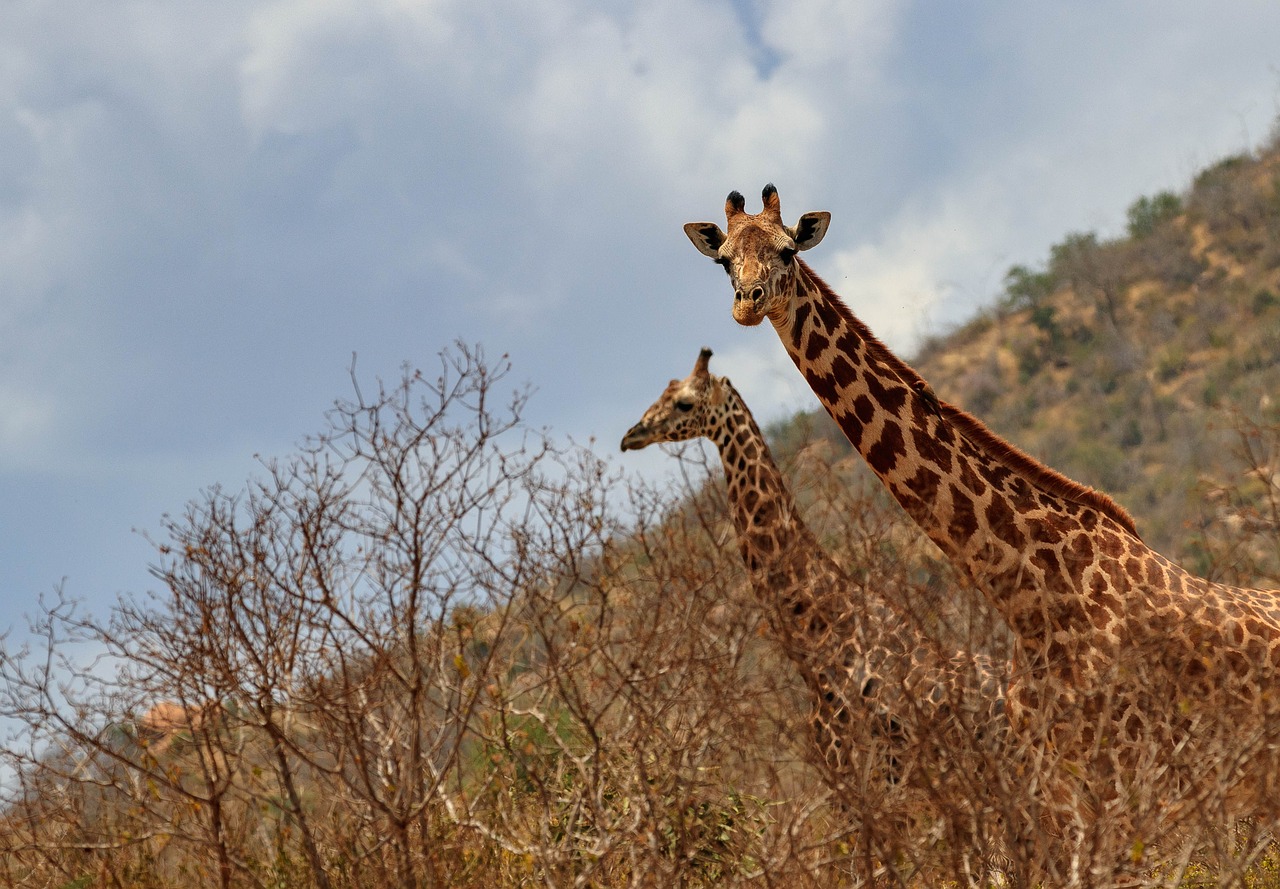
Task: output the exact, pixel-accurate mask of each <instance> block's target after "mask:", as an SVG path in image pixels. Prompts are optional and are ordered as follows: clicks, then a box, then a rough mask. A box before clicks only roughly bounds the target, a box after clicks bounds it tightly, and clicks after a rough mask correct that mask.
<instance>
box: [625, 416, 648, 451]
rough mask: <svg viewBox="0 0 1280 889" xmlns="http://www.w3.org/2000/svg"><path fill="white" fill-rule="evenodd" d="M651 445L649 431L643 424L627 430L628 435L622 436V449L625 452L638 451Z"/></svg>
mask: <svg viewBox="0 0 1280 889" xmlns="http://www.w3.org/2000/svg"><path fill="white" fill-rule="evenodd" d="M647 444H649V430H648V429H646V428H645V426H644V424H643V423H637V424H636V425H634V426H632V427H631V428H630V429H628V430H627V434H626V435H624V436H622V449H623V450H624V451H638V450H640V449H641V448H643V447H645V446H646V445H647Z"/></svg>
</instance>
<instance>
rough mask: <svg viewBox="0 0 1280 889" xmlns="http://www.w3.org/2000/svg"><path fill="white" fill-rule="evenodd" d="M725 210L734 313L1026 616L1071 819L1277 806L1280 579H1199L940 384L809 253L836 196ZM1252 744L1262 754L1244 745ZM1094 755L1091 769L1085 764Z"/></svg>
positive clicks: (709, 232) (1023, 667)
mask: <svg viewBox="0 0 1280 889" xmlns="http://www.w3.org/2000/svg"><path fill="white" fill-rule="evenodd" d="M725 209H726V216H727V219H728V226H727V232H726V231H721V230H720V228H719V227H718V226H717V225H715V224H714V223H689V224H688V225H686V226H685V231H686V233H687V234H688V236H689V238H690V239H691V240H692V241H693V243H694V245H695V246H696V247H698V249H699V250H700V251H701V252H702V253H704V254H706V255H707V256H710V257H712V258H713V259H715V260H716V261H717V262H718V263H719V264H720V265H722V266H723V267H724V268H725V269H726V271H727V272H728V273H729V276H730V279H731V281H732V284H733V288H734V308H733V314H734V318H735V319H736V320H737V321H738V322H739V323H741V324H744V325H756V324H760V323H761V322H762V321H763V320H765V319H766V318H767V319H768V320H769V321H770V323H771V324H772V325H773V327H774V328H775V330H776V332H777V334H778V336H779V338H780V339H781V341H782V343H783V345H784V347H785V348H786V351H787V353H788V355H789V356H790V357H791V359H792V360H793V362H794V363H795V365H796V367H797V368H798V369H799V370H800V372H801V373H802V374H803V375H804V377H805V379H806V380H807V382H808V383H809V385H810V387H811V388H812V389H813V391H814V393H815V394H816V395H817V396H818V398H819V400H820V401H821V402H822V404H823V406H824V407H825V408H826V410H827V411H828V413H830V414H831V416H832V417H833V419H835V421H836V422H837V423H838V424H839V425H840V427H841V429H842V430H843V431H844V433H845V435H846V437H847V438H848V439H849V441H850V442H851V443H852V445H853V446H854V447H855V448H856V449H857V450H858V452H859V453H860V454H861V455H862V457H863V458H864V459H865V460H866V462H867V463H868V465H869V466H870V468H871V469H872V471H874V472H875V473H876V475H877V476H878V477H879V478H880V480H881V481H882V482H883V484H884V485H885V486H886V487H887V488H888V489H889V491H890V492H891V494H892V495H893V496H894V498H895V499H896V500H897V501H898V502H899V503H900V504H901V505H902V507H903V509H904V510H905V511H906V512H907V514H908V515H909V516H910V517H911V518H912V519H913V520H914V521H915V522H916V523H917V524H918V525H919V526H920V527H921V528H922V529H923V530H924V531H925V533H926V534H927V535H928V536H929V537H930V539H932V540H933V542H934V543H935V544H936V545H937V546H938V547H939V549H941V550H942V552H943V553H944V554H945V555H946V557H947V558H948V559H949V560H950V561H951V562H952V563H953V564H954V565H955V566H956V567H957V568H958V569H959V570H960V571H961V572H962V573H963V574H964V575H965V576H966V577H968V578H969V579H970V580H971V581H972V583H973V584H974V585H975V586H976V587H977V588H978V589H980V590H981V591H982V593H983V594H984V595H985V597H986V598H987V599H988V601H989V602H990V603H991V604H992V605H993V606H994V607H995V608H996V609H997V610H998V611H999V613H1000V614H1001V615H1002V616H1003V617H1004V619H1005V620H1006V622H1007V623H1008V625H1009V627H1010V628H1011V629H1012V630H1013V632H1014V634H1015V635H1016V637H1017V642H1018V647H1017V651H1016V656H1015V661H1016V665H1015V670H1014V674H1013V678H1012V680H1011V683H1010V688H1009V708H1010V721H1011V724H1012V725H1013V726H1014V728H1015V729H1016V730H1017V732H1018V733H1019V735H1020V736H1021V738H1022V739H1023V740H1024V741H1025V742H1026V743H1027V744H1031V745H1034V746H1035V747H1036V748H1037V749H1038V750H1039V751H1040V752H1041V753H1042V754H1044V757H1045V758H1046V759H1047V760H1051V761H1053V762H1054V763H1056V764H1057V768H1056V771H1055V775H1054V781H1053V782H1052V786H1053V787H1054V789H1053V790H1052V791H1051V795H1055V796H1057V797H1066V798H1069V802H1066V803H1064V805H1066V806H1067V807H1068V808H1069V809H1070V810H1071V812H1072V816H1071V817H1072V818H1074V819H1075V820H1076V822H1077V823H1080V822H1087V821H1089V820H1090V819H1095V818H1097V817H1098V816H1099V815H1100V814H1101V813H1102V812H1103V810H1107V811H1108V812H1111V813H1113V814H1114V813H1116V812H1120V811H1122V810H1125V809H1126V808H1128V809H1133V808H1134V807H1135V804H1134V803H1133V799H1134V798H1135V797H1134V794H1137V793H1145V794H1149V795H1150V796H1151V798H1152V799H1153V800H1155V801H1154V802H1153V804H1152V806H1151V808H1152V810H1153V811H1158V812H1159V813H1160V814H1159V815H1158V816H1157V817H1158V818H1169V819H1172V818H1176V817H1177V816H1178V815H1179V814H1180V813H1181V812H1182V811H1183V810H1189V809H1192V808H1194V807H1195V806H1196V805H1202V804H1204V801H1205V800H1206V799H1208V798H1209V796H1210V795H1212V794H1216V793H1217V790H1216V789H1215V788H1213V787H1210V786H1209V785H1210V784H1212V783H1213V782H1214V781H1216V782H1218V783H1219V784H1220V785H1222V786H1225V787H1226V788H1227V792H1226V793H1225V794H1218V796H1215V797H1214V798H1215V800H1217V799H1218V797H1221V800H1219V802H1220V803H1221V807H1222V812H1223V814H1224V815H1225V816H1226V817H1227V818H1230V817H1234V816H1240V815H1249V814H1255V813H1258V812H1260V811H1266V810H1272V811H1274V808H1275V806H1276V802H1275V799H1274V794H1273V793H1272V791H1273V790H1274V784H1275V778H1274V768H1273V766H1274V765H1275V759H1276V755H1275V748H1276V746H1277V745H1276V736H1277V735H1280V726H1278V725H1277V722H1278V717H1280V701H1277V700H1276V698H1280V694H1277V693H1276V692H1275V691H1274V689H1275V688H1276V679H1277V673H1278V672H1280V592H1275V591H1273V592H1266V591H1258V590H1246V589H1237V588H1233V587H1227V586H1223V585H1220V584H1214V583H1210V582H1208V581H1205V580H1202V579H1199V578H1196V577H1193V576H1192V575H1190V574H1188V573H1187V572H1186V571H1184V570H1183V569H1181V568H1180V567H1178V566H1177V565H1174V564H1173V563H1171V562H1170V561H1169V560H1167V559H1165V558H1164V557H1163V556H1161V555H1160V554H1158V553H1156V552H1155V551H1153V550H1152V549H1150V548H1149V547H1147V546H1146V545H1145V544H1144V543H1143V542H1142V540H1141V539H1140V537H1139V536H1138V533H1137V530H1136V527H1135V525H1134V522H1133V520H1132V519H1131V518H1130V517H1129V516H1128V514H1127V513H1125V511H1124V510H1123V509H1121V508H1120V507H1119V506H1118V505H1117V504H1115V503H1114V502H1113V501H1112V500H1111V499H1110V498H1109V497H1107V496H1106V495H1104V494H1101V493H1100V492H1097V491H1094V490H1092V489H1089V488H1087V487H1084V486H1082V485H1079V484H1077V483H1075V482H1072V481H1070V480H1069V479H1067V478H1065V477H1064V476H1062V475H1060V474H1058V473H1057V472H1055V471H1054V470H1052V469H1050V468H1048V467H1046V466H1044V465H1042V464H1040V463H1039V462H1038V461H1036V460H1034V459H1033V458H1031V457H1029V456H1028V455H1026V454H1024V453H1022V452H1021V451H1019V450H1017V449H1016V448H1015V447H1013V446H1012V445H1011V444H1009V443H1008V442H1005V441H1003V440H1002V439H1000V438H999V437H997V436H996V435H995V434H994V433H992V432H991V431H989V430H988V429H987V428H986V427H985V426H984V425H983V424H982V423H981V422H980V421H978V420H977V419H976V418H974V417H972V416H970V415H969V414H967V413H965V412H963V411H961V410H959V409H958V408H956V407H954V406H952V405H950V404H948V403H946V402H945V401H941V400H939V399H938V398H937V397H936V396H935V395H934V393H933V390H932V389H931V388H930V387H929V386H928V384H927V383H926V382H925V381H924V380H923V379H922V378H921V377H920V376H919V375H918V374H917V373H916V372H915V371H914V370H913V369H911V368H910V367H909V366H908V365H907V364H906V363H904V362H903V361H901V360H900V359H899V358H897V356H895V355H894V354H893V353H892V352H890V351H889V350H888V349H887V348H886V347H885V346H884V345H883V344H881V343H880V342H879V341H878V340H877V339H876V338H875V336H874V335H873V334H872V333H871V331H870V330H869V329H868V328H867V327H866V326H865V325H864V324H863V323H862V322H861V321H860V320H859V319H857V318H856V317H855V316H854V315H853V313H852V312H851V311H850V310H849V309H848V307H847V306H846V305H845V304H844V303H843V302H842V301H841V300H840V299H839V297H837V296H836V294H835V293H834V292H832V290H831V289H830V288H829V287H828V286H827V285H826V284H825V283H824V282H823V281H822V280H821V279H819V278H818V276H817V275H816V274H814V272H813V271H812V270H811V269H810V268H809V267H808V266H807V265H806V264H805V263H804V262H803V261H801V260H800V259H799V258H798V257H797V256H796V253H797V252H798V251H800V250H806V249H809V248H810V247H813V246H814V245H816V244H817V243H818V242H819V241H820V240H821V239H822V237H823V236H824V235H825V233H826V229H827V226H828V224H829V221H830V214H828V213H823V212H820V213H806V214H804V215H803V216H801V217H800V220H799V222H798V224H797V225H795V226H785V225H784V224H783V223H782V218H781V212H780V208H779V203H778V195H777V191H776V189H774V188H773V187H772V186H768V187H766V189H765V191H764V209H763V211H762V212H761V213H759V214H756V215H754V216H753V215H750V214H747V213H746V212H745V211H744V201H743V199H742V196H741V195H739V194H738V193H736V192H734V193H733V194H731V195H730V196H729V199H728V201H727V202H726V207H725ZM1233 746H1234V747H1235V748H1238V749H1239V750H1243V751H1246V752H1245V753H1243V754H1241V755H1239V756H1237V757H1236V759H1235V760H1231V756H1232V755H1233V754H1232V753H1231V750H1230V748H1231V747H1233ZM1223 753H1225V755H1226V756H1227V760H1221V757H1220V758H1219V760H1217V761H1224V762H1225V761H1233V762H1234V763H1235V764H1234V765H1226V766H1223V767H1222V768H1221V769H1220V770H1219V771H1218V772H1216V773H1215V774H1214V775H1212V776H1210V777H1209V778H1206V779H1204V780H1201V779H1200V777H1199V776H1197V775H1195V774H1191V773H1189V772H1188V771H1187V770H1186V769H1179V768H1171V767H1170V766H1169V765H1168V764H1169V762H1170V761H1172V760H1173V758H1174V757H1175V755H1176V756H1177V757H1180V758H1182V759H1194V758H1195V756H1197V755H1200V754H1203V755H1204V756H1206V757H1208V756H1210V755H1215V756H1216V755H1218V754H1223ZM1081 770H1085V771H1088V772H1089V774H1090V782H1089V783H1087V786H1085V782H1078V781H1074V780H1072V778H1073V776H1077V775H1079V774H1080V772H1081ZM1215 804H1218V803H1215ZM1135 839H1136V840H1140V839H1141V838H1140V837H1139V838H1135Z"/></svg>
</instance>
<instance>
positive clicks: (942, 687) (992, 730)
mask: <svg viewBox="0 0 1280 889" xmlns="http://www.w3.org/2000/svg"><path fill="white" fill-rule="evenodd" d="M710 359H711V350H710V349H703V350H702V351H701V353H700V354H699V355H698V359H697V362H696V363H695V364H694V368H693V372H692V373H690V374H689V376H687V377H686V378H685V379H683V380H672V381H671V382H670V383H669V384H668V385H667V387H666V389H665V390H664V391H663V393H662V395H661V396H660V397H659V398H658V400H657V401H655V402H654V403H653V405H652V406H650V407H649V409H648V410H646V411H645V413H644V415H643V417H642V418H641V419H640V421H639V422H638V423H636V424H635V425H634V426H633V427H631V429H630V430H629V431H628V432H627V434H626V435H625V436H623V439H622V450H624V451H628V450H638V449H640V448H644V447H648V446H649V445H651V444H654V443H655V442H675V441H687V440H690V439H695V438H699V437H701V438H706V439H708V440H710V441H711V442H712V443H713V444H714V445H715V446H716V448H717V450H718V451H719V453H720V460H721V463H722V465H723V468H724V473H725V480H726V482H727V488H728V498H729V505H730V512H731V515H732V519H733V524H734V528H735V529H736V531H737V537H738V544H739V548H740V550H741V554H742V559H743V562H744V563H745V565H746V567H747V571H748V575H749V577H750V580H751V583H752V585H753V588H754V590H755V592H756V595H757V597H758V598H759V599H760V601H761V602H762V604H764V605H765V606H766V611H767V613H768V615H769V619H770V623H771V625H772V629H773V631H774V633H775V634H776V635H777V636H778V637H779V639H780V640H781V642H782V647H783V650H784V652H785V653H786V655H787V656H788V657H789V658H790V659H791V660H792V661H793V662H794V663H795V664H796V665H797V667H798V668H799V672H800V675H801V676H802V678H803V679H804V681H805V683H806V685H807V687H808V689H809V693H810V697H811V699H812V704H813V707H812V712H811V717H810V725H811V728H812V730H813V736H814V740H815V741H816V743H817V745H818V748H819V752H820V754H821V756H822V757H823V759H824V760H825V764H826V766H827V769H828V774H829V775H830V776H832V777H834V778H835V779H836V780H837V781H840V780H849V779H850V777H851V771H852V772H855V773H856V769H857V767H858V766H860V765H865V763H859V762H858V761H857V759H856V756H857V750H858V748H859V746H860V743H862V744H865V743H866V742H867V741H870V740H871V738H869V737H868V736H867V734H866V731H867V729H868V727H870V728H871V730H872V732H873V733H875V734H879V735H880V742H879V744H878V745H877V746H878V747H880V749H881V750H883V752H884V754H885V759H884V760H880V763H881V765H880V767H879V769H877V770H880V771H882V775H881V776H882V777H884V778H890V779H895V780H896V779H897V778H899V777H904V776H903V775H899V774H883V770H886V769H894V770H902V771H905V772H906V775H905V777H906V778H907V780H908V782H909V781H910V778H911V775H912V769H913V768H914V766H915V765H916V763H915V762H914V760H913V757H914V756H915V755H916V754H918V753H919V746H918V745H920V743H921V739H922V738H924V737H927V738H928V740H927V742H925V743H927V752H926V753H925V754H924V755H926V756H929V757H931V758H933V757H937V756H941V757H942V759H943V760H944V761H943V763H942V764H943V765H944V766H947V767H955V766H958V765H959V766H962V767H967V768H972V767H973V766H974V765H975V763H974V762H973V761H972V760H971V761H969V762H963V759H964V757H965V756H966V755H969V756H970V757H973V756H976V754H977V751H978V750H979V749H980V748H976V747H975V740H977V741H978V742H979V743H983V744H985V743H986V742H989V741H996V740H998V739H999V738H1000V737H1001V735H1002V734H1003V732H1002V728H1001V727H1002V725H1003V722H1004V713H1003V709H1004V705H1003V697H1004V683H1005V682H1006V681H1007V665H1004V666H1005V668H1006V672H1005V673H1002V672H1000V670H999V668H998V665H996V664H994V663H993V662H992V661H991V659H990V658H987V657H985V656H982V655H970V654H967V653H963V652H954V651H953V652H949V653H946V652H943V651H941V650H940V649H939V647H938V646H937V645H936V644H935V643H933V642H932V641H931V640H929V639H928V638H927V637H925V636H923V635H922V634H921V633H919V632H918V631H917V630H916V629H914V626H913V624H912V622H911V620H910V619H909V618H908V616H907V615H906V614H905V613H903V612H902V611H901V610H900V609H899V608H897V607H895V606H894V605H891V604H890V603H889V602H888V601H887V600H885V599H884V598H882V597H881V596H879V595H877V594H875V593H872V592H869V591H867V590H865V589H864V588H863V587H862V586H861V585H860V584H858V583H856V582H855V581H854V580H853V579H851V578H850V577H848V576H847V575H846V574H845V572H844V571H843V570H841V568H840V567H839V566H838V565H837V564H836V563H835V561H834V560H833V559H832V558H831V557H830V556H829V555H828V554H827V552H826V551H825V550H824V549H823V548H822V547H821V546H820V545H819V543H818V541H817V539H816V538H815V537H814V535H813V533H812V532H811V531H810V530H809V527H808V526H807V525H806V524H805V522H804V520H803V519H802V518H801V516H800V512H799V510H798V509H797V507H796V502H795V499H794V497H793V496H792V494H791V491H790V489H789V488H788V486H787V484H786V481H785V480H784V479H783V476H782V472H781V470H780V469H779V468H778V465H777V463H776V462H775V461H774V459H773V456H772V454H771V452H770V450H769V445H768V443H767V442H766V441H765V438H764V436H763V435H762V434H761V432H760V427H759V426H758V425H756V421H755V419H754V418H753V417H752V416H751V412H750V410H748V408H747V405H746V403H745V402H744V401H743V399H742V396H741V395H739V394H738V391H737V389H735V388H734V387H733V385H732V384H731V383H730V382H729V380H728V378H726V377H718V376H715V375H713V374H712V373H711V372H710V370H709V362H710ZM881 745H884V746H881ZM886 747H887V749H885V748H886ZM874 755H875V754H873V756H874ZM948 760H950V761H948ZM936 765H937V763H936V762H934V763H930V764H929V766H926V771H924V772H921V773H920V777H921V778H922V779H924V780H925V781H926V782H929V781H936V780H937V779H938V771H937V769H936V768H933V769H932V770H931V771H930V769H929V767H930V766H936ZM936 789H937V788H936V786H935V787H934V790H935V791H936Z"/></svg>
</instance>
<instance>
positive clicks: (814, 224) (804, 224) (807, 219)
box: [787, 210, 831, 250]
mask: <svg viewBox="0 0 1280 889" xmlns="http://www.w3.org/2000/svg"><path fill="white" fill-rule="evenodd" d="M830 224H831V214H830V213H828V212H827V211H826V210H816V211H814V212H813V213H806V214H804V215H803V216H801V217H800V221H799V222H797V223H796V224H795V227H794V228H790V229H788V230H787V231H788V232H789V233H790V234H791V238H792V240H794V241H795V242H796V249H797V250H808V249H809V248H810V247H817V246H818V243H819V242H820V241H821V240H822V239H823V238H824V237H825V236H826V234H827V226H828V225H830Z"/></svg>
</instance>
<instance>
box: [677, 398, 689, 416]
mask: <svg viewBox="0 0 1280 889" xmlns="http://www.w3.org/2000/svg"><path fill="white" fill-rule="evenodd" d="M676 410H678V411H679V412H680V413H682V414H685V413H688V412H689V411H691V410H693V402H692V401H677V402H676Z"/></svg>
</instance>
